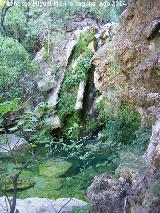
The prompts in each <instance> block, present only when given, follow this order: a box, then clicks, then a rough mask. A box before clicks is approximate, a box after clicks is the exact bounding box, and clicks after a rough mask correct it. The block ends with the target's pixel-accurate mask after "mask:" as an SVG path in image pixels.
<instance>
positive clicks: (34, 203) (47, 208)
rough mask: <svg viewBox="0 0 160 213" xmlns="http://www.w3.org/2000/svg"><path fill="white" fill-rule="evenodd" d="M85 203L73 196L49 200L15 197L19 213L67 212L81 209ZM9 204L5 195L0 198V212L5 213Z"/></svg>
mask: <svg viewBox="0 0 160 213" xmlns="http://www.w3.org/2000/svg"><path fill="white" fill-rule="evenodd" d="M86 206H87V203H86V202H84V201H81V200H78V199H75V198H60V199H58V200H49V199H47V198H28V199H25V200H20V199H17V205H16V209H17V211H18V212H19V213H57V212H61V213H69V212H72V210H73V209H74V208H77V209H83V208H84V207H86ZM7 208H8V209H9V204H8V202H7V200H6V199H5V197H1V198H0V212H1V213H7V212H8V211H7Z"/></svg>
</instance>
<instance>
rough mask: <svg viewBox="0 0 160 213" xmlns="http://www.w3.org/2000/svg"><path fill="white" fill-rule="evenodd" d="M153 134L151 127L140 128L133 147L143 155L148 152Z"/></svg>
mask: <svg viewBox="0 0 160 213" xmlns="http://www.w3.org/2000/svg"><path fill="white" fill-rule="evenodd" d="M151 134H152V129H151V127H149V126H145V127H140V128H139V129H138V130H137V131H136V132H135V139H134V141H133V146H134V148H135V149H136V150H137V151H138V152H140V153H142V154H143V153H144V152H145V151H146V149H147V147H148V143H149V140H150V137H151Z"/></svg>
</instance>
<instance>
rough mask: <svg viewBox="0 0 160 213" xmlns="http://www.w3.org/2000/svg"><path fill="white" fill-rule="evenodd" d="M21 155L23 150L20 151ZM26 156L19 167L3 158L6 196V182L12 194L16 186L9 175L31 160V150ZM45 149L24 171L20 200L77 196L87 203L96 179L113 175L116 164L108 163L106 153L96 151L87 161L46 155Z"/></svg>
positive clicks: (1, 171) (1, 167) (0, 171)
mask: <svg viewBox="0 0 160 213" xmlns="http://www.w3.org/2000/svg"><path fill="white" fill-rule="evenodd" d="M18 153H20V150H19V151H18V152H17V155H18ZM21 153H24V154H23V156H21V158H20V160H18V157H17V164H16V165H15V164H14V163H13V160H12V159H11V158H9V157H7V156H2V155H0V175H1V177H0V178H1V181H0V182H1V183H0V185H1V190H0V196H2V195H3V188H4V183H3V181H2V180H4V179H5V180H6V182H7V187H8V188H7V191H8V194H9V195H12V191H13V186H12V183H11V179H10V176H11V175H13V174H14V173H15V172H16V171H18V170H19V167H20V166H21V165H22V163H24V162H25V161H26V160H27V159H29V158H31V155H30V154H29V151H26V150H25V151H22V150H21ZM45 153H46V150H45V148H42V147H41V148H40V149H39V150H38V151H36V153H35V155H36V160H35V161H34V162H33V163H32V164H31V165H30V166H29V167H28V168H27V169H25V170H24V171H23V172H22V174H21V176H20V180H19V185H18V187H19V189H18V193H17V196H18V198H22V199H24V198H29V197H46V198H50V199H57V198H62V197H63V198H65V197H67V198H68V197H74V198H78V199H81V200H86V199H87V198H86V189H87V187H88V186H90V184H91V182H92V180H93V178H94V177H95V176H96V175H99V174H102V173H113V172H114V171H115V169H116V167H117V166H116V165H115V164H113V163H112V162H109V161H108V155H107V152H106V150H103V152H101V151H100V152H95V153H94V154H93V155H91V156H90V157H88V158H87V160H85V161H84V159H83V158H82V157H81V158H82V159H81V158H79V157H78V156H73V157H67V156H66V155H62V154H61V155H57V156H54V155H50V156H47V155H45Z"/></svg>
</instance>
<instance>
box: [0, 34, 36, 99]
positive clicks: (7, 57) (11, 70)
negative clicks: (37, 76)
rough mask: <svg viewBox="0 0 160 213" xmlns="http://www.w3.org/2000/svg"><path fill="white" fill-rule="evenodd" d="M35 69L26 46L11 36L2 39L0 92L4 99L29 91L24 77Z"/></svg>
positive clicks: (0, 41) (0, 46)
mask: <svg viewBox="0 0 160 213" xmlns="http://www.w3.org/2000/svg"><path fill="white" fill-rule="evenodd" d="M34 70H35V65H34V64H33V63H32V61H31V58H30V55H29V54H28V53H27V51H26V50H25V48H24V47H23V46H22V45H21V44H19V43H18V42H17V41H16V40H14V39H11V38H3V37H1V39H0V94H2V98H3V99H7V98H8V99H13V98H17V97H20V96H22V95H23V94H24V93H26V94H27V93H29V92H31V91H29V88H26V87H25V85H24V84H25V82H23V81H22V78H23V77H24V76H25V75H27V76H31V75H32V74H33V72H34Z"/></svg>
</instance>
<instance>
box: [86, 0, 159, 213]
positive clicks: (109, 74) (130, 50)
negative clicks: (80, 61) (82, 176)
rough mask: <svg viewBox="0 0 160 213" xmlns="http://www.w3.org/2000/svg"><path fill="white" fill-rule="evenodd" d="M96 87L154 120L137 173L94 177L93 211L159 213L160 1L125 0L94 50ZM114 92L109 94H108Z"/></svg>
mask: <svg viewBox="0 0 160 213" xmlns="http://www.w3.org/2000/svg"><path fill="white" fill-rule="evenodd" d="M93 63H94V65H95V74H94V82H95V86H96V88H97V89H98V90H99V91H100V92H101V93H102V94H103V96H105V97H107V98H108V99H109V100H110V101H111V102H114V101H116V102H117V100H118V101H119V102H121V101H122V100H123V101H127V102H129V103H130V104H132V105H134V106H135V107H136V108H137V109H138V111H139V112H140V114H141V118H142V124H151V125H153V130H152V136H151V139H150V144H149V147H148V149H147V151H146V153H145V155H144V156H142V157H141V159H137V162H138V163H139V164H141V161H143V162H144V166H143V169H142V170H141V172H137V171H135V170H134V171H133V170H132V168H131V169H129V170H128V171H127V170H126V171H121V173H120V175H121V177H120V178H119V180H117V179H115V178H114V177H112V176H108V175H105V174H104V175H101V176H99V177H95V180H94V181H93V183H92V185H91V186H90V187H89V188H88V198H89V201H90V203H91V206H92V210H93V212H96V213H98V212H101V213H103V212H104V213H112V212H119V213H120V212H125V213H158V212H160V187H159V186H160V147H159V146H160V4H159V0H154V1H150V0H137V1H130V0H129V1H128V8H127V10H126V11H124V12H123V14H122V17H121V24H120V28H119V30H118V31H117V33H116V35H115V37H114V38H113V40H112V41H111V42H109V43H106V44H105V45H104V46H103V47H102V48H101V49H100V50H99V51H97V52H96V53H95V55H94V59H93ZM111 90H112V91H113V90H114V91H115V93H114V99H113V98H110V97H109V93H110V91H111Z"/></svg>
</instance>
